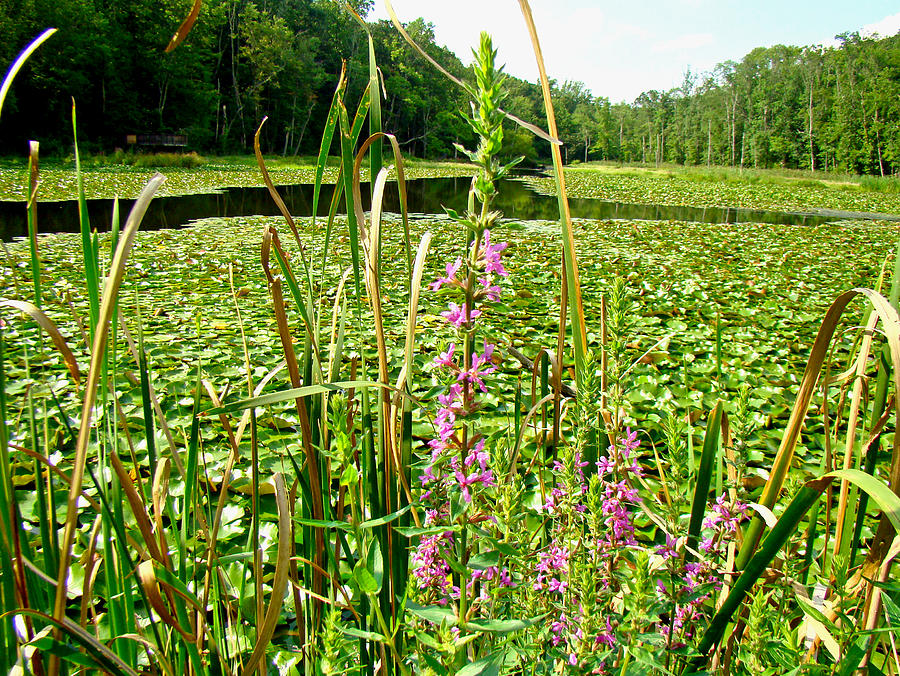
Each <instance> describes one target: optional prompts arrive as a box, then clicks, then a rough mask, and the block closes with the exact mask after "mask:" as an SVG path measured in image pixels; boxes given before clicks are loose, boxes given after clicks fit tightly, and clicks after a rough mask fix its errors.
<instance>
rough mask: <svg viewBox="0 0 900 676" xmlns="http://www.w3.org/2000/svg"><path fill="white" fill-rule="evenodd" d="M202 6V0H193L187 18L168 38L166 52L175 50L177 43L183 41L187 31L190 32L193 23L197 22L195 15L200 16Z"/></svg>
mask: <svg viewBox="0 0 900 676" xmlns="http://www.w3.org/2000/svg"><path fill="white" fill-rule="evenodd" d="M202 6H203V0H194V6H193V7H191V11H190V14H188V15H187V18H185V20H184V21H182V22H181V25H180V26H179V27H178V30H177V31H175V35H173V36H172V39H171V40H169V44H168V45H166V54H168V53H169V52H173V51H175V49H176V48H177V47H178V45H180V44H181V43H182V42H184V39H185V38H186V37H187V36H188V33H190V32H191V29H192V28H193V27H194V24H195V23H197V17H198V16H200V8H201V7H202Z"/></svg>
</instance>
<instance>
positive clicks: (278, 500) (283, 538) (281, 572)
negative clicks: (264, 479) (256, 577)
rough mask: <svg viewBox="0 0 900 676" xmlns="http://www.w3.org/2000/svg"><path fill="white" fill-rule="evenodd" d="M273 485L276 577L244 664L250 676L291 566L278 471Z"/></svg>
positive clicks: (287, 517)
mask: <svg viewBox="0 0 900 676" xmlns="http://www.w3.org/2000/svg"><path fill="white" fill-rule="evenodd" d="M272 483H273V484H275V504H276V505H277V507H278V553H277V559H276V561H275V577H274V579H273V580H272V598H271V600H270V601H269V607H268V608H267V609H266V615H265V619H264V620H263V623H262V626H261V627H260V629H259V635H258V636H257V638H256V645H255V646H254V648H253V652H252V653H251V655H250V658H249V659H248V660H247V662H246V664H244V669H243V671H242V672H241V673H242V674H244V676H250V675H251V674H252V673H253V672H254V671H255V670H256V667H257V666H259V664H260V662H261V661H262V659H263V657H265V654H266V648H268V647H269V641H270V640H271V639H272V635H273V634H274V633H275V627H276V625H277V624H278V619H279V616H280V614H281V604H282V601H283V599H284V591H285V589H286V588H287V582H288V570H289V568H290V561H291V550H292V544H293V543H292V542H291V540H292V534H293V530H292V529H291V508H290V504H289V503H288V498H287V490H286V489H285V486H284V477H283V476H282V475H281V473H278V474H276V475H275V476H273V477H272Z"/></svg>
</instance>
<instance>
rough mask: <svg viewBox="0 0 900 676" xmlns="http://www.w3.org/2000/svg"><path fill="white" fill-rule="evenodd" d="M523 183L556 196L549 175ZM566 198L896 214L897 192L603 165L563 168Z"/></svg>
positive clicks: (899, 209)
mask: <svg viewBox="0 0 900 676" xmlns="http://www.w3.org/2000/svg"><path fill="white" fill-rule="evenodd" d="M523 181H524V182H525V184H526V185H528V187H530V188H531V189H532V190H535V191H537V192H539V193H542V194H545V195H554V194H556V184H555V182H554V181H553V179H552V178H547V177H541V176H529V177H527V178H524V179H523ZM566 185H567V192H568V195H569V197H574V198H595V199H601V200H607V201H612V202H630V203H637V204H660V205H667V206H691V207H731V208H740V209H774V210H777V211H805V210H809V209H811V210H821V209H829V210H837V211H855V212H871V213H882V214H900V193H897V192H894V193H884V192H877V191H872V190H866V189H864V188H862V187H861V186H860V185H858V184H855V183H831V182H827V181H822V180H809V179H807V180H794V181H790V182H784V183H769V182H753V181H752V180H750V179H749V178H748V180H746V181H745V180H732V181H725V180H720V179H718V178H711V179H710V180H697V179H696V177H695V178H694V179H693V180H690V179H689V178H688V177H685V176H680V175H678V174H676V173H671V174H664V173H662V172H659V174H658V175H657V174H653V175H649V174H647V173H640V174H635V173H628V172H627V170H626V171H625V172H624V173H623V172H617V171H613V170H610V169H608V168H606V169H591V168H590V167H583V168H576V167H573V168H567V169H566Z"/></svg>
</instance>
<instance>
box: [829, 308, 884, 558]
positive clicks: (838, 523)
mask: <svg viewBox="0 0 900 676" xmlns="http://www.w3.org/2000/svg"><path fill="white" fill-rule="evenodd" d="M877 323H878V315H877V314H875V313H874V312H873V313H871V315H870V316H869V320H868V322H867V323H866V329H865V331H864V332H863V339H862V343H861V344H860V346H859V353H858V355H857V360H856V367H855V376H856V380H855V381H854V383H853V394H852V395H851V397H850V413H849V417H848V419H847V432H846V444H845V446H844V464H843V469H850V468H851V467H854V466H856V465H858V459H859V456H858V455H857V454H856V453H854V448H855V446H856V431H857V427H858V425H859V416H860V409H861V407H862V399H863V386H864V380H865V375H866V364H867V363H868V360H869V355H870V354H871V352H872V341H873V338H874V333H873V331H874V329H875V325H876V324H877ZM849 492H850V482H849V481H847V480H846V479H844V480H843V481H841V493H840V499H839V500H838V512H837V518H836V519H835V535H834V553H835V554H837V553H839V552H840V550H841V548H842V547H843V541H844V538H845V537H846V535H845V534H844V527H845V523H844V522H845V521H846V513H847V509H848V507H849V505H848V504H847V499H848V497H849Z"/></svg>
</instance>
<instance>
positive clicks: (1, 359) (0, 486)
mask: <svg viewBox="0 0 900 676" xmlns="http://www.w3.org/2000/svg"><path fill="white" fill-rule="evenodd" d="M5 352H6V343H5V341H4V338H3V324H2V323H0V613H3V615H0V667H2V669H3V670H4V673H8V672H9V670H10V669H11V668H12V665H13V664H15V661H16V638H15V637H16V632H15V630H14V628H13V618H12V617H11V616H10V615H8V614H7V613H9V611H12V610H14V609H15V608H17V607H18V605H19V603H18V599H17V598H16V594H15V586H14V583H13V579H14V575H15V573H14V571H13V566H12V561H13V560H14V558H15V555H14V551H13V544H12V540H13V537H14V534H15V532H16V530H17V529H16V525H15V521H14V516H15V512H14V510H16V511H17V510H18V504H17V503H16V498H15V488H14V487H13V482H12V464H11V462H10V457H9V430H8V429H7V421H8V420H9V418H8V417H7V404H6V354H5Z"/></svg>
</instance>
